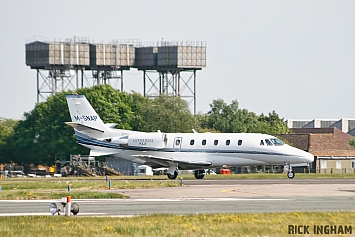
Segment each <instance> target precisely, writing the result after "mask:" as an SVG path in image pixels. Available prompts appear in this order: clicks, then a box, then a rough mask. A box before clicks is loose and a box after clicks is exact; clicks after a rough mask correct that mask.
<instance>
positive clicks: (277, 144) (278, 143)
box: [270, 138, 285, 146]
mask: <svg viewBox="0 0 355 237" xmlns="http://www.w3.org/2000/svg"><path fill="white" fill-rule="evenodd" d="M270 140H271V141H272V143H274V145H275V146H282V145H284V144H285V143H284V142H283V141H281V140H280V139H277V138H270Z"/></svg>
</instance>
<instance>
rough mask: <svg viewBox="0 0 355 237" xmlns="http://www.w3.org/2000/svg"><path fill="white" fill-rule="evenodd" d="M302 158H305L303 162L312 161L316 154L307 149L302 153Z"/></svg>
mask: <svg viewBox="0 0 355 237" xmlns="http://www.w3.org/2000/svg"><path fill="white" fill-rule="evenodd" d="M300 158H301V159H303V161H302V162H305V163H312V162H313V161H314V156H313V155H312V154H311V153H309V152H306V151H305V152H304V154H302V156H301V157H300Z"/></svg>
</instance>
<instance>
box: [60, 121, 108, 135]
mask: <svg viewBox="0 0 355 237" xmlns="http://www.w3.org/2000/svg"><path fill="white" fill-rule="evenodd" d="M65 123H66V124H67V125H69V126H71V127H73V128H75V129H76V130H78V131H81V132H93V131H95V132H101V133H103V132H105V131H103V130H101V129H97V128H93V127H90V126H87V125H84V124H81V123H76V122H65Z"/></svg>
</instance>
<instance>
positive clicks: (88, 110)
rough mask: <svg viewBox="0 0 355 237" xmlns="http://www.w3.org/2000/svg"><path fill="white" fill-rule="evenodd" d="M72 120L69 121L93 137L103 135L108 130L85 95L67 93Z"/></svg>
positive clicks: (77, 128) (71, 124)
mask: <svg viewBox="0 0 355 237" xmlns="http://www.w3.org/2000/svg"><path fill="white" fill-rule="evenodd" d="M66 98H67V103H68V106H69V112H70V117H71V119H72V122H67V123H66V124H68V125H69V126H72V127H73V128H75V129H76V130H78V131H81V132H85V133H86V134H87V135H88V136H91V137H102V135H103V133H105V132H107V131H108V128H107V126H106V125H105V124H104V123H103V122H102V120H101V118H100V116H99V115H98V114H97V113H96V111H95V110H94V108H93V107H92V106H91V104H90V103H89V101H88V100H87V99H86V98H85V96H84V95H76V94H75V95H66Z"/></svg>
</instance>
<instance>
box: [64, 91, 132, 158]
mask: <svg viewBox="0 0 355 237" xmlns="http://www.w3.org/2000/svg"><path fill="white" fill-rule="evenodd" d="M66 98H67V103H68V107H69V112H70V117H71V119H72V122H66V124H67V125H69V126H71V127H73V128H74V131H75V135H76V142H77V143H78V144H80V145H83V146H86V147H88V148H90V149H91V151H90V156H102V155H113V154H117V153H118V149H119V148H120V144H119V143H118V142H117V143H111V141H112V140H113V139H114V138H117V139H118V141H120V139H119V138H121V137H122V136H125V135H127V134H129V133H131V132H132V131H129V130H121V129H113V127H114V126H115V125H116V124H104V122H103V121H102V120H101V118H100V116H99V115H98V114H97V113H96V111H95V110H94V108H93V107H92V106H91V104H90V103H89V101H88V100H87V99H86V98H85V96H84V95H77V94H75V95H66Z"/></svg>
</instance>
